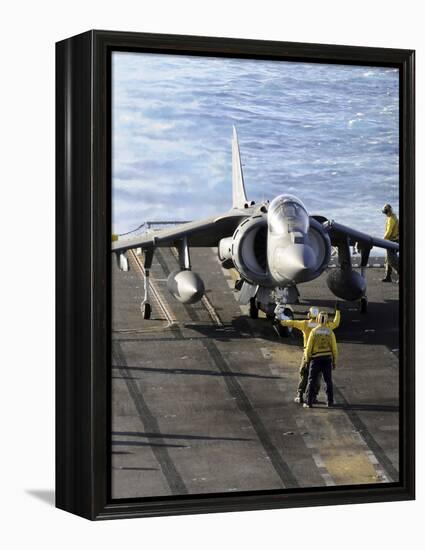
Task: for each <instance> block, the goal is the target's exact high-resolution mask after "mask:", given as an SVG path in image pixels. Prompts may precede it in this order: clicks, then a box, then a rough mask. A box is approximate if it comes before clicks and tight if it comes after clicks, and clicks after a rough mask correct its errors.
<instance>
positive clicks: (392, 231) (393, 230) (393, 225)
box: [384, 213, 398, 241]
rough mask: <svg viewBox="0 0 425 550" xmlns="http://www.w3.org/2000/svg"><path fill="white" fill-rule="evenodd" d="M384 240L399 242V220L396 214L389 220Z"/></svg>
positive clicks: (389, 217)
mask: <svg viewBox="0 0 425 550" xmlns="http://www.w3.org/2000/svg"><path fill="white" fill-rule="evenodd" d="M384 239H388V240H389V241H398V219H397V216H396V215H395V214H394V213H393V214H391V216H388V218H387V224H386V226H385V235H384Z"/></svg>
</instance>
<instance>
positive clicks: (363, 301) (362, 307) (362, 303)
mask: <svg viewBox="0 0 425 550" xmlns="http://www.w3.org/2000/svg"><path fill="white" fill-rule="evenodd" d="M367 303H368V302H367V296H363V297H362V298H360V313H363V314H365V313H367Z"/></svg>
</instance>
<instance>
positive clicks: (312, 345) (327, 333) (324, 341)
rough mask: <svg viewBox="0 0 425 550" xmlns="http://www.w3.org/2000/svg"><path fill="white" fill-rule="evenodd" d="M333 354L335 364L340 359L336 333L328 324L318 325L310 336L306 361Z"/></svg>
mask: <svg viewBox="0 0 425 550" xmlns="http://www.w3.org/2000/svg"><path fill="white" fill-rule="evenodd" d="M325 355H331V356H332V361H333V363H334V365H336V362H337V359H338V346H337V345H336V338H335V334H334V332H333V330H332V329H330V328H329V327H327V326H326V325H318V326H317V327H316V328H315V329H313V330H312V331H311V334H310V336H309V337H308V342H307V347H306V349H305V358H306V361H310V360H311V359H314V358H315V357H323V356H325Z"/></svg>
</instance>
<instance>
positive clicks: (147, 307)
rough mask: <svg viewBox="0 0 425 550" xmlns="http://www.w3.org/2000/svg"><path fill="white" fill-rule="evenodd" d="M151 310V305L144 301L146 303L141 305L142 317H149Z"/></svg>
mask: <svg viewBox="0 0 425 550" xmlns="http://www.w3.org/2000/svg"><path fill="white" fill-rule="evenodd" d="M151 312H152V308H151V305H150V304H149V303H148V302H146V304H143V306H142V313H143V319H150V318H151Z"/></svg>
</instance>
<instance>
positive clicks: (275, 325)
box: [273, 307, 294, 338]
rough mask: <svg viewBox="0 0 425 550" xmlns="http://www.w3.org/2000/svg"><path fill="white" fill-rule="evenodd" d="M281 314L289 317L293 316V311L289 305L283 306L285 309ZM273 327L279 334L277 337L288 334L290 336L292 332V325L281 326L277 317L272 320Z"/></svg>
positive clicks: (286, 336)
mask: <svg viewBox="0 0 425 550" xmlns="http://www.w3.org/2000/svg"><path fill="white" fill-rule="evenodd" d="M283 314H284V315H285V317H287V318H289V319H293V318H294V312H293V311H292V309H291V308H289V307H285V309H284V310H283ZM273 329H274V331H275V332H276V334H277V335H278V336H279V338H288V337H289V336H291V333H292V327H283V326H282V325H281V324H280V321H279V320H278V319H275V320H274V321H273Z"/></svg>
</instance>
